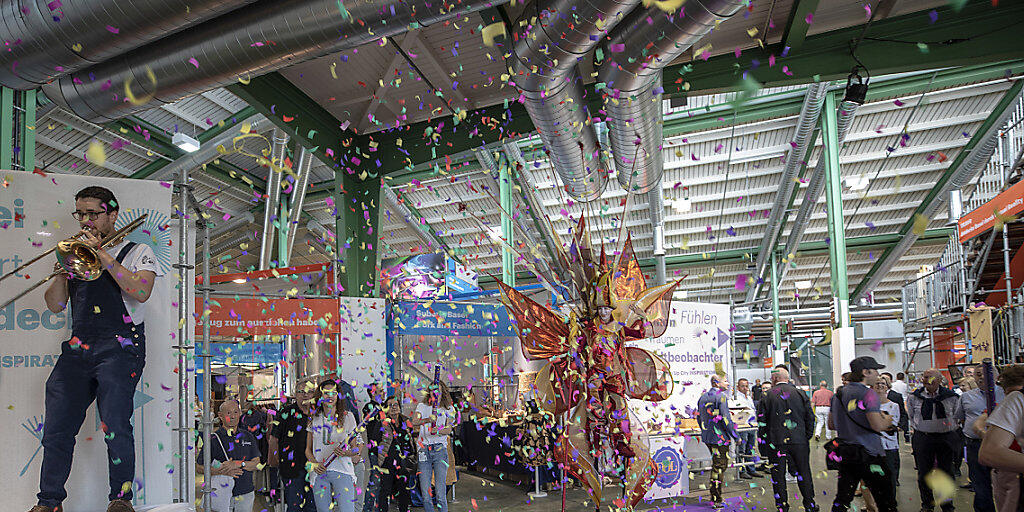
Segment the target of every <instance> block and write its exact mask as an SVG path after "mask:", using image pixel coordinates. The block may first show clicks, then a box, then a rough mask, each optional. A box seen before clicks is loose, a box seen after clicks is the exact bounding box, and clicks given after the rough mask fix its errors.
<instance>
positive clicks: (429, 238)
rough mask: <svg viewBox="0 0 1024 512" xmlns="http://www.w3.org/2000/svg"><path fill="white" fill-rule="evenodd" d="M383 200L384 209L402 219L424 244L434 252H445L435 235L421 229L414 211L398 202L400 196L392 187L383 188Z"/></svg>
mask: <svg viewBox="0 0 1024 512" xmlns="http://www.w3.org/2000/svg"><path fill="white" fill-rule="evenodd" d="M381 200H382V201H383V202H384V207H385V208H387V209H389V210H391V211H392V212H394V213H397V214H398V216H399V217H401V218H402V221H403V222H405V225H406V226H407V227H408V228H409V229H411V230H412V231H413V233H416V236H417V237H419V239H420V240H422V241H423V243H424V244H426V245H427V246H428V247H430V248H431V249H432V250H434V251H443V250H445V248H444V246H443V245H441V242H440V241H438V239H437V238H435V237H434V234H433V233H428V232H426V231H424V230H423V229H422V228H420V224H419V223H418V222H416V221H415V220H414V219H416V218H417V217H416V216H415V215H413V214H412V211H411V210H409V207H408V206H406V205H405V204H403V203H402V202H401V201H399V200H398V196H397V195H395V191H394V190H392V189H391V187H383V189H382V193H381Z"/></svg>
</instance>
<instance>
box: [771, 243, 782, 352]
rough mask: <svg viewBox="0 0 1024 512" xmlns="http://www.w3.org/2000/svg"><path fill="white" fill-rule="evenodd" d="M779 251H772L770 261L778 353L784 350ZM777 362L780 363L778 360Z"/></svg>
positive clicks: (775, 342)
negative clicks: (780, 314)
mask: <svg viewBox="0 0 1024 512" xmlns="http://www.w3.org/2000/svg"><path fill="white" fill-rule="evenodd" d="M778 260H779V256H778V253H777V252H775V251H772V257H771V259H769V260H768V263H769V264H770V265H771V267H772V348H774V349H775V353H776V354H778V353H779V352H780V351H781V350H782V324H781V322H780V321H779V271H778V268H777V267H778ZM775 364H779V362H778V361H776V363H775Z"/></svg>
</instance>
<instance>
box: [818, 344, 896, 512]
mask: <svg viewBox="0 0 1024 512" xmlns="http://www.w3.org/2000/svg"><path fill="white" fill-rule="evenodd" d="M882 368H885V366H882V365H880V364H878V361H875V359H874V358H873V357H870V356H863V357H858V358H856V359H854V360H853V361H850V373H849V374H847V375H848V376H849V383H848V384H846V385H844V386H843V387H842V388H840V389H838V390H836V394H835V396H833V397H832V405H831V407H830V412H829V416H828V426H829V428H830V429H832V430H835V431H836V434H837V437H838V438H839V450H838V451H837V453H836V455H838V457H839V460H838V463H839V483H838V486H837V489H836V499H835V501H834V502H833V503H832V510H833V512H846V510H848V509H849V508H850V503H851V502H852V501H853V493H854V492H855V491H856V489H857V484H858V483H859V482H861V481H863V482H864V485H865V486H867V488H868V490H870V491H871V494H872V496H874V498H875V503H876V504H877V506H878V510H879V511H880V512H896V489H895V488H894V487H893V485H892V477H891V476H890V474H891V472H892V468H890V467H889V462H888V461H887V460H886V457H885V450H884V449H883V448H882V436H880V435H878V434H879V433H880V432H884V431H887V430H891V429H893V428H895V427H894V426H893V424H892V417H891V416H889V414H887V413H885V412H882V411H881V410H880V409H879V405H880V403H879V399H878V395H877V394H876V393H875V392H874V391H872V389H871V387H872V386H874V385H875V382H876V381H877V380H878V370H880V369H882Z"/></svg>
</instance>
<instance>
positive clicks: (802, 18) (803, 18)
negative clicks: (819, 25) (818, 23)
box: [765, 0, 819, 52]
mask: <svg viewBox="0 0 1024 512" xmlns="http://www.w3.org/2000/svg"><path fill="white" fill-rule="evenodd" d="M818 3H819V0H796V1H795V2H793V6H792V7H791V8H790V9H789V18H788V19H787V20H786V27H785V28H784V29H783V30H782V47H783V48H789V50H788V51H790V52H793V51H796V50H799V49H800V48H801V47H802V46H803V44H804V40H805V39H806V38H807V29H809V28H811V22H812V19H813V18H809V16H811V17H813V15H814V11H816V10H817V9H818ZM765 37H767V36H765Z"/></svg>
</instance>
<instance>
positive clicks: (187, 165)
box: [147, 113, 264, 181]
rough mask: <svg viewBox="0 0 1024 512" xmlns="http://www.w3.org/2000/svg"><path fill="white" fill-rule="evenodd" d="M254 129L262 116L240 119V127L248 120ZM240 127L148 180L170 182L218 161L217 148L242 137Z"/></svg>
mask: <svg viewBox="0 0 1024 512" xmlns="http://www.w3.org/2000/svg"><path fill="white" fill-rule="evenodd" d="M253 118H255V119H254V120H253V121H252V123H251V124H252V127H253V129H255V127H256V125H257V124H258V123H259V122H260V120H262V119H264V118H263V116H262V115H260V114H255V113H254V114H253V115H251V116H249V117H245V118H242V119H238V126H239V127H241V125H242V123H243V122H244V121H246V120H248V119H253ZM239 127H236V128H231V129H230V130H227V131H225V132H224V133H221V134H220V135H218V136H216V137H214V138H212V139H210V140H208V141H206V142H203V143H202V144H201V145H200V146H199V149H197V150H195V151H193V152H192V153H186V154H184V155H182V156H181V157H179V158H178V159H177V160H175V161H173V162H171V163H169V164H167V165H166V166H164V167H163V168H162V169H159V170H157V171H156V172H154V173H153V174H151V175H149V177H148V178H147V179H150V180H155V181H170V180H175V179H177V178H178V176H179V175H180V174H181V170H182V169H188V170H189V172H191V171H194V170H195V169H198V168H201V167H202V166H204V165H206V164H208V163H210V162H212V161H213V160H216V159H217V158H218V157H220V154H221V153H220V151H217V146H224V148H225V149H227V148H230V147H231V141H232V139H234V138H235V137H238V136H240V135H241V132H240V131H239V129H240V128H239Z"/></svg>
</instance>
